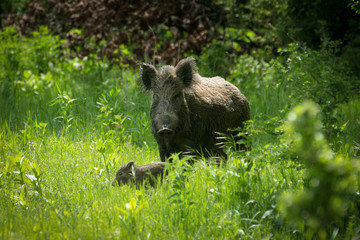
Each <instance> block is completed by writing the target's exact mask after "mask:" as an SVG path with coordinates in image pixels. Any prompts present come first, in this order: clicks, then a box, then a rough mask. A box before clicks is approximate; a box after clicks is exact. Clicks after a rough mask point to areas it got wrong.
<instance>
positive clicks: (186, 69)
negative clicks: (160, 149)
mask: <svg viewBox="0 0 360 240" xmlns="http://www.w3.org/2000/svg"><path fill="white" fill-rule="evenodd" d="M195 72H196V63H195V59H194V58H192V57H189V58H185V59H183V60H181V61H180V62H179V63H178V64H177V65H176V67H173V66H163V67H161V68H160V69H159V70H157V69H155V68H154V67H153V66H152V65H149V64H146V63H144V64H142V72H141V80H142V82H143V85H144V87H145V89H146V90H151V91H152V105H151V110H150V117H151V129H152V133H153V135H154V136H155V138H156V140H157V141H158V142H164V143H165V145H171V142H172V141H173V140H174V138H176V137H177V135H178V134H179V133H180V132H184V129H185V128H186V126H188V125H189V110H188V105H187V102H186V98H185V95H184V89H186V88H189V87H190V86H191V84H192V82H193V81H194V74H195ZM169 148H171V146H169Z"/></svg>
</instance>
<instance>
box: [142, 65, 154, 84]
mask: <svg viewBox="0 0 360 240" xmlns="http://www.w3.org/2000/svg"><path fill="white" fill-rule="evenodd" d="M156 74H157V71H156V69H155V68H154V67H153V66H152V65H150V64H147V63H142V64H141V81H142V83H143V84H144V87H145V90H150V89H151V82H152V81H154V79H155V77H156Z"/></svg>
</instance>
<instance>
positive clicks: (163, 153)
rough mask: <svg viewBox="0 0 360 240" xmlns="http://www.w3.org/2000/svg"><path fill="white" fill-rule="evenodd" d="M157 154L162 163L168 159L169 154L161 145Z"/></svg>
mask: <svg viewBox="0 0 360 240" xmlns="http://www.w3.org/2000/svg"><path fill="white" fill-rule="evenodd" d="M159 154H160V159H161V161H162V162H165V161H166V159H168V158H169V157H170V152H169V151H168V150H166V149H165V148H164V147H162V146H161V145H159Z"/></svg>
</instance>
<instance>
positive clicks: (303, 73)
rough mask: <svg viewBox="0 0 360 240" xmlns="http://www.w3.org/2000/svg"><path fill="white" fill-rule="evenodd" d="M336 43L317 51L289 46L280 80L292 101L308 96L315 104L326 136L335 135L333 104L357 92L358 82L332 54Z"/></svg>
mask: <svg viewBox="0 0 360 240" xmlns="http://www.w3.org/2000/svg"><path fill="white" fill-rule="evenodd" d="M336 47H337V43H329V44H328V45H325V46H324V48H323V49H321V50H319V51H315V50H310V49H307V48H299V46H298V45H296V44H293V45H291V46H290V49H287V50H285V51H289V57H288V58H287V61H286V63H285V64H284V67H281V66H280V65H278V66H280V69H279V71H281V72H283V73H284V75H283V78H282V79H281V80H280V84H283V85H286V87H287V88H288V89H289V90H290V92H291V93H292V95H291V97H292V98H293V99H294V101H295V102H297V101H304V100H306V99H310V100H312V101H314V102H315V103H317V104H319V105H320V107H321V110H322V113H323V116H324V127H325V129H326V135H327V139H328V140H330V139H331V138H332V136H336V134H337V132H336V129H337V127H336V126H337V124H338V119H336V116H335V114H334V113H335V110H336V108H337V107H338V106H339V105H340V104H342V103H346V102H348V101H349V100H350V99H351V98H352V97H354V96H357V95H359V93H360V83H359V81H358V78H357V77H356V76H355V75H353V74H352V72H351V71H350V70H349V67H348V65H347V63H346V62H345V61H341V59H340V58H338V57H337V56H336Z"/></svg>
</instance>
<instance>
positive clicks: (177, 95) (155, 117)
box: [142, 58, 250, 161]
mask: <svg viewBox="0 0 360 240" xmlns="http://www.w3.org/2000/svg"><path fill="white" fill-rule="evenodd" d="M142 81H143V83H144V86H145V88H146V89H149V90H152V92H153V100H152V106H151V110H150V116H151V128H152V133H153V135H154V137H155V139H156V141H157V143H158V146H159V153H160V158H161V161H165V160H166V158H168V157H170V155H171V154H172V153H176V152H187V151H189V149H191V150H195V151H197V152H200V153H202V154H204V155H205V156H209V155H217V156H223V157H225V158H226V154H225V153H224V152H223V151H222V149H221V148H220V147H219V144H218V143H219V140H218V139H217V136H218V135H217V133H218V132H221V133H225V134H231V133H233V132H232V131H231V130H232V129H234V128H238V127H243V126H244V122H245V121H247V120H249V119H250V107H249V102H248V100H247V99H246V97H245V96H244V95H243V94H242V93H241V92H240V91H239V90H238V89H237V88H236V87H235V86H234V85H232V84H231V83H229V82H227V81H225V80H224V79H223V78H221V77H213V78H204V77H201V76H200V75H199V74H198V73H197V72H196V63H195V59H193V58H186V59H183V60H181V61H180V62H179V63H178V65H177V66H176V67H173V66H164V67H162V68H160V69H159V71H157V70H156V69H155V68H154V67H153V66H151V65H148V64H143V71H142Z"/></svg>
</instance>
